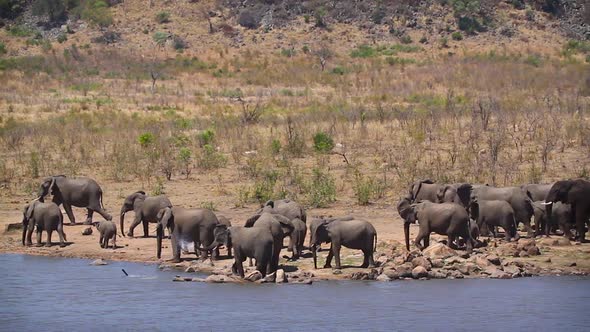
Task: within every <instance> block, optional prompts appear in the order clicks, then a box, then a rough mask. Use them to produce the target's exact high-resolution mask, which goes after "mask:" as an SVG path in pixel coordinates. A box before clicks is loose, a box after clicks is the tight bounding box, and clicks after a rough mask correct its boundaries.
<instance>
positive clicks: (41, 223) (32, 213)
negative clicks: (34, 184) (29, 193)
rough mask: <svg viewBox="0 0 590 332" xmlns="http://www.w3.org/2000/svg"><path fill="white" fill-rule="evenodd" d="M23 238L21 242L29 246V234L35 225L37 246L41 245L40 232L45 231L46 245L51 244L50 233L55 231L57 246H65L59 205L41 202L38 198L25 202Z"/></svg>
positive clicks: (30, 234)
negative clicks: (57, 238)
mask: <svg viewBox="0 0 590 332" xmlns="http://www.w3.org/2000/svg"><path fill="white" fill-rule="evenodd" d="M22 223H23V238H22V244H23V245H27V246H30V245H31V244H32V243H31V236H32V234H33V230H34V229H35V226H37V246H41V233H42V232H43V231H46V232H47V242H46V243H45V246H46V247H50V246H51V234H52V233H53V231H57V234H58V235H59V246H60V247H65V246H66V244H65V241H66V234H65V233H64V230H63V226H64V220H63V215H62V213H61V210H60V209H59V206H57V204H55V203H43V202H40V201H38V200H35V201H33V202H31V203H30V204H27V205H26V206H25V208H24V210H23V221H22Z"/></svg>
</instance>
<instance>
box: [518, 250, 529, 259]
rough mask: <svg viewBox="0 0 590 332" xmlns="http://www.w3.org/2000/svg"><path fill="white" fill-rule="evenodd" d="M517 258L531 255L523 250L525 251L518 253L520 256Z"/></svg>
mask: <svg viewBox="0 0 590 332" xmlns="http://www.w3.org/2000/svg"><path fill="white" fill-rule="evenodd" d="M517 257H529V254H528V252H526V251H524V250H523V251H521V252H519V253H518V256H517Z"/></svg>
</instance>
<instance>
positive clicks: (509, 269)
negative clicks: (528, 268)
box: [504, 265, 520, 277]
mask: <svg viewBox="0 0 590 332" xmlns="http://www.w3.org/2000/svg"><path fill="white" fill-rule="evenodd" d="M504 272H506V273H508V274H510V275H512V277H518V276H520V269H519V268H518V267H517V266H514V265H508V266H504Z"/></svg>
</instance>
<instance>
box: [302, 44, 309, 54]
mask: <svg viewBox="0 0 590 332" xmlns="http://www.w3.org/2000/svg"><path fill="white" fill-rule="evenodd" d="M301 51H302V52H303V53H305V54H309V52H310V50H309V46H307V45H303V47H302V48H301Z"/></svg>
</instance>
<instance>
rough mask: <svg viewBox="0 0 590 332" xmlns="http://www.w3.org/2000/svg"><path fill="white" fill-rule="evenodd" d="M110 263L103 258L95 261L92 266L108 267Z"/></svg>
mask: <svg viewBox="0 0 590 332" xmlns="http://www.w3.org/2000/svg"><path fill="white" fill-rule="evenodd" d="M108 264H109V263H107V262H106V261H104V260H102V259H101V258H99V259H97V260H95V261H94V262H92V263H90V265H93V266H99V265H108Z"/></svg>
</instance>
